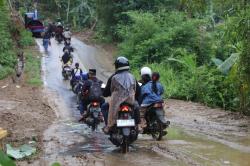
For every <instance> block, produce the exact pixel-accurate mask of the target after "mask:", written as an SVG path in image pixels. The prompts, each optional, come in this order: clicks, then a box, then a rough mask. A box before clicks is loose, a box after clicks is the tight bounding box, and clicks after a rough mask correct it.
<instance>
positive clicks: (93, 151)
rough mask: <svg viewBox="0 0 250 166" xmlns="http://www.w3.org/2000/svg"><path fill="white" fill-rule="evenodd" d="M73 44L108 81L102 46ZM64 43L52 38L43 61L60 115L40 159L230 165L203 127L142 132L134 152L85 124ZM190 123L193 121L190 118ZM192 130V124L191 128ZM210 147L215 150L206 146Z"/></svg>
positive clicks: (123, 165)
mask: <svg viewBox="0 0 250 166" xmlns="http://www.w3.org/2000/svg"><path fill="white" fill-rule="evenodd" d="M37 43H38V45H40V49H41V51H42V50H43V49H42V46H41V40H37ZM72 45H73V47H74V48H75V51H74V53H73V54H74V62H76V61H77V62H80V66H81V67H85V70H86V68H96V69H97V70H98V72H97V73H98V77H99V78H101V79H102V80H103V81H106V79H107V77H108V76H109V75H110V73H111V72H110V70H105V65H104V64H102V65H100V63H99V62H100V61H102V58H105V56H104V55H103V54H104V53H103V52H99V53H98V51H99V50H96V49H95V48H94V47H91V46H87V45H85V44H84V43H82V42H81V41H79V40H77V39H74V38H73V39H72ZM62 47H63V44H61V45H58V44H57V43H56V42H55V41H54V40H52V48H51V47H50V48H49V53H48V54H44V58H43V63H42V66H43V72H44V75H43V78H44V79H43V80H44V83H45V94H46V95H47V97H48V98H49V99H50V105H51V107H52V108H54V110H55V112H56V114H57V119H56V120H55V122H54V123H53V124H52V126H51V127H50V128H49V129H48V130H47V131H46V132H45V133H44V147H45V150H44V151H45V154H44V155H43V156H42V159H41V160H40V165H41V163H42V165H49V164H51V163H52V162H54V161H59V162H61V163H63V164H64V165H74V166H78V165H88V166H92V165H93V166H103V165H106V166H116V165H117V164H118V163H119V165H120V166H127V165H130V166H140V165H143V166H144V165H154V166H166V165H204V163H206V165H225V164H223V162H224V161H226V160H227V158H225V157H224V156H218V157H214V156H216V155H217V154H216V155H215V154H213V153H214V152H213V149H217V148H216V146H217V144H214V143H213V142H208V141H207V140H206V139H204V138H197V135H196V134H197V133H199V132H200V131H199V130H194V131H191V135H193V136H192V137H190V136H187V135H186V134H184V135H180V136H176V137H173V138H171V136H170V139H168V136H167V137H166V138H164V140H163V141H160V142H156V141H152V138H151V137H149V136H142V137H141V136H140V138H139V139H138V141H136V142H135V143H134V144H133V145H132V147H131V152H130V153H128V154H126V155H123V154H120V153H119V150H118V149H117V148H115V146H114V145H112V144H111V143H110V142H109V140H108V139H107V136H104V135H103V133H102V132H100V131H98V132H95V133H92V131H91V130H90V129H89V128H88V127H87V126H86V125H85V124H79V123H78V122H77V118H78V117H79V111H78V110H77V109H76V98H75V96H74V94H73V93H72V92H71V91H70V86H69V83H68V82H65V81H63V80H62V76H61V63H60V59H59V56H60V55H62ZM97 54H102V55H97ZM98 58H100V59H98ZM103 61H104V60H103ZM108 68H110V67H108ZM175 109H176V108H175ZM170 120H171V119H170ZM172 120H173V124H174V125H177V126H178V125H179V126H182V124H181V123H178V122H179V121H178V119H177V120H176V119H174V118H172ZM182 120H183V119H182ZM183 121H185V119H184V120H183ZM186 124H189V121H187V122H186ZM183 125H185V124H183ZM205 125H206V124H205V123H204V124H203V125H201V126H200V129H201V130H203V126H205ZM100 127H101V126H100ZM182 127H183V126H182ZM190 128H192V123H190ZM171 130H175V127H171ZM187 131H190V130H188V129H187ZM203 144H204V145H203ZM223 148H225V147H223ZM205 150H207V151H208V152H207V153H209V155H207V154H206V153H204V152H203V151H205ZM226 150H228V149H226ZM226 157H228V156H226ZM231 163H233V162H231ZM243 165H244V164H243Z"/></svg>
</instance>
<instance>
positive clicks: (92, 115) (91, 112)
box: [86, 101, 104, 131]
mask: <svg viewBox="0 0 250 166" xmlns="http://www.w3.org/2000/svg"><path fill="white" fill-rule="evenodd" d="M100 105H101V103H100V102H97V101H92V102H91V103H90V104H89V106H88V113H87V114H88V116H87V118H86V124H87V125H88V126H90V127H91V128H92V131H95V130H97V127H98V125H99V124H100V123H101V122H103V121H104V120H103V116H102V112H101V106H100Z"/></svg>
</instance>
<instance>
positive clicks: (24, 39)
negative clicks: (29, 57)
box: [19, 29, 35, 47]
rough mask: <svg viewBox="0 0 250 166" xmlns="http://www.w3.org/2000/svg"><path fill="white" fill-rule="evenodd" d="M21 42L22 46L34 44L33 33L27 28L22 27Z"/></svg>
mask: <svg viewBox="0 0 250 166" xmlns="http://www.w3.org/2000/svg"><path fill="white" fill-rule="evenodd" d="M19 44H20V46H21V47H27V46H32V45H34V44H35V43H34V39H33V38H32V33H31V32H30V31H27V30H25V29H22V30H21V32H20V40H19Z"/></svg>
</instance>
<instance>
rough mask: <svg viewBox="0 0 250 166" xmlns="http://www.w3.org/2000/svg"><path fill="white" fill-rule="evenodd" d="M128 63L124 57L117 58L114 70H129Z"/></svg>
mask: <svg viewBox="0 0 250 166" xmlns="http://www.w3.org/2000/svg"><path fill="white" fill-rule="evenodd" d="M129 68H130V67H129V61H128V59H127V58H125V57H124V56H119V57H118V58H117V59H116V60H115V69H116V70H129Z"/></svg>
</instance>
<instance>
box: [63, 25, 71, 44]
mask: <svg viewBox="0 0 250 166" xmlns="http://www.w3.org/2000/svg"><path fill="white" fill-rule="evenodd" d="M63 36H64V41H65V43H66V40H67V39H68V40H69V41H71V36H72V33H71V32H70V30H69V27H66V28H65V31H64V32H63Z"/></svg>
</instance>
